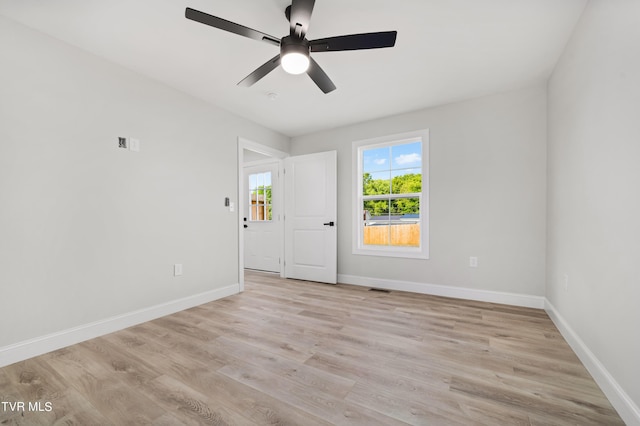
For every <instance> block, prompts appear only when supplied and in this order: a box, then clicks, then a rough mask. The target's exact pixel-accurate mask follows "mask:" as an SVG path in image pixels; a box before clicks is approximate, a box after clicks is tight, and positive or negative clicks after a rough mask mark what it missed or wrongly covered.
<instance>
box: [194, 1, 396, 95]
mask: <svg viewBox="0 0 640 426" xmlns="http://www.w3.org/2000/svg"><path fill="white" fill-rule="evenodd" d="M314 4H315V0H293V1H292V3H291V6H288V7H287V8H286V10H285V16H286V17H287V20H288V21H289V24H290V31H289V35H287V36H284V37H282V38H281V39H279V38H277V37H273V36H270V35H269V34H265V33H263V32H260V31H257V30H254V29H251V28H248V27H245V26H243V25H240V24H236V23H235V22H231V21H227V20H226V19H222V18H218V17H217V16H213V15H209V14H207V13H204V12H200V11H198V10H195V9H191V8H189V7H188V8H187V9H186V11H185V17H186V18H187V19H191V20H192V21H196V22H200V23H201V24H205V25H209V26H212V27H214V28H218V29H221V30H224V31H228V32H230V33H234V34H238V35H241V36H244V37H248V38H252V39H254V40H259V41H264V42H267V43H269V44H272V45H274V46H278V47H280V53H279V54H277V55H276V56H274V57H273V58H271V59H269V60H268V61H267V62H266V63H265V64H264V65H262V66H261V67H259V68H258V69H256V70H255V71H254V72H252V73H251V74H249V75H248V76H246V77H245V78H244V79H243V80H242V81H240V82H239V83H238V85H239V86H245V87H248V86H251V85H253V84H254V83H256V82H257V81H259V80H260V79H261V78H262V77H264V76H265V75H267V74H269V73H270V72H271V71H273V70H274V69H276V68H277V67H278V65H282V68H283V69H284V70H285V71H286V72H288V73H289V74H302V73H304V72H306V73H307V74H308V75H309V77H311V80H313V82H314V83H315V84H316V85H317V86H318V87H319V88H320V90H322V91H323V92H324V93H329V92H331V91H333V90H335V88H336V86H335V85H334V84H333V82H332V81H331V79H330V78H329V76H328V75H327V74H326V73H325V72H324V71H323V70H322V68H320V65H318V63H317V62H316V61H315V60H313V58H312V57H311V56H310V53H311V52H313V53H316V52H337V51H341V50H361V49H380V48H383V47H393V46H394V45H395V43H396V35H397V31H384V32H376V33H364V34H350V35H343V36H336V37H328V38H322V39H316V40H307V39H306V37H305V36H306V34H307V30H308V29H309V21H310V20H311V13H312V12H313V6H314Z"/></svg>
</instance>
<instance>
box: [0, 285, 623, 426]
mask: <svg viewBox="0 0 640 426" xmlns="http://www.w3.org/2000/svg"><path fill="white" fill-rule="evenodd" d="M0 398H1V400H2V401H11V402H19V401H24V402H30V401H31V402H40V403H45V402H50V403H51V404H52V410H50V411H47V412H25V413H24V415H23V413H20V412H10V411H6V410H5V411H0V424H3V425H28V426H34V425H35V426H38V425H49V424H64V425H74V424H78V425H93V424H95V425H127V424H132V425H133V424H135V425H138V424H150V425H158V426H167V425H171V426H179V425H201V424H213V425H223V424H229V425H245V424H246V425H249V424H252V425H253V424H255V425H264V424H271V425H305V426H306V425H323V426H324V425H329V424H359V425H376V424H380V425H394V424H405V425H406V424H420V425H422V424H428V425H436V426H437V425H460V424H462V425H490V426H494V425H522V426H541V425H561V426H562V425H575V424H580V425H621V424H623V422H622V420H621V419H620V417H619V416H618V415H617V413H616V412H615V410H614V409H613V407H612V406H611V404H610V403H609V401H608V400H607V399H606V397H605V396H604V395H603V394H602V392H601V390H600V389H599V388H598V386H597V384H596V383H595V382H594V381H593V379H592V378H591V376H590V375H589V373H588V372H587V370H586V369H585V368H584V366H583V365H582V364H581V363H580V361H579V360H578V358H577V357H576V355H575V354H574V353H573V351H572V350H571V348H570V347H569V345H568V344H567V343H566V342H565V341H564V339H563V338H562V336H561V334H560V333H559V332H558V330H557V329H556V328H555V326H554V325H553V322H552V321H551V320H550V319H549V317H548V316H547V315H546V313H545V312H544V311H543V310H539V309H531V308H520V307H514V306H507V305H500V304H493V303H485V302H477V301H466V300H457V299H450V298H446V297H438V296H427V295H421V294H412V293H404V292H399V291H391V292H388V293H385V292H377V291H369V289H367V288H364V287H357V286H350V285H345V284H338V285H326V284H319V283H312V282H306V281H297V280H284V279H281V278H280V277H279V276H278V275H276V274H266V273H259V272H247V273H246V276H245V292H243V293H242V294H239V295H235V296H231V297H228V298H225V299H221V300H217V301H215V302H211V303H207V304H204V305H201V306H197V307H194V308H191V309H187V310H185V311H182V312H178V313H176V314H173V315H169V316H167V317H163V318H160V319H157V320H154V321H150V322H147V323H143V324H140V325H137V326H134V327H131V328H128V329H126V330H122V331H119V332H116V333H112V334H109V335H106V336H103V337H100V338H97V339H92V340H90V341H87V342H84V343H81V344H78V345H73V346H70V347H68V348H64V349H61V350H58V351H54V352H51V353H49V354H45V355H42V356H40V357H36V358H33V359H30V360H26V361H23V362H20V363H16V364H13V365H10V366H7V367H4V368H0Z"/></svg>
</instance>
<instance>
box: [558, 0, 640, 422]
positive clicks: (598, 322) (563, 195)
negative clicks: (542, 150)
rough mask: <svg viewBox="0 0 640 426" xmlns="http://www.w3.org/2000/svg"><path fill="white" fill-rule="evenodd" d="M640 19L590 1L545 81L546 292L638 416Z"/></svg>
mask: <svg viewBox="0 0 640 426" xmlns="http://www.w3.org/2000/svg"><path fill="white" fill-rule="evenodd" d="M639 17H640V2H638V1H631V0H610V1H592V2H590V3H589V4H588V6H587V8H586V9H585V12H584V15H583V16H582V19H581V21H580V23H579V25H578V26H577V28H576V30H575V33H574V35H573V37H572V39H571V41H570V42H569V44H568V45H567V47H566V50H565V52H564V54H563V56H562V58H561V60H560V62H559V63H558V66H557V68H556V69H555V71H554V72H553V75H552V77H551V79H550V81H549V116H548V122H549V135H548V143H549V147H548V165H549V166H548V167H549V172H548V200H549V201H548V254H547V264H548V271H547V289H546V292H547V298H548V299H549V301H550V302H551V303H552V305H553V306H554V307H555V309H556V310H557V312H558V314H559V316H561V317H562V318H563V319H564V320H565V321H566V323H567V324H568V326H569V327H570V328H571V329H572V330H573V332H574V333H575V335H576V336H577V337H578V338H579V339H580V340H581V341H582V342H583V343H584V345H585V346H586V347H587V348H588V349H589V350H590V351H591V353H592V354H593V355H594V356H595V358H597V359H598V360H599V362H600V363H602V366H604V368H605V369H606V370H608V373H609V374H610V375H611V376H612V377H613V379H614V380H615V381H617V383H618V384H619V385H620V386H621V388H622V389H623V390H624V391H625V392H626V393H627V395H628V396H629V397H630V398H631V399H632V400H633V401H635V405H636V407H635V409H636V410H637V407H638V406H639V405H640V364H639V362H640V334H639V332H638V326H639V325H640V309H639V308H638V302H639V301H640V273H639V272H638V271H639V270H640V269H639V267H638V265H639V264H640V137H639V135H640V25H638V19H639ZM564 275H567V276H568V278H569V282H568V288H567V289H566V290H565V289H564V286H563V280H564ZM610 398H611V396H610ZM635 415H636V417H635V420H634V421H631V420H630V418H629V417H626V418H625V420H626V421H627V422H630V423H629V424H640V411H636V414H635Z"/></svg>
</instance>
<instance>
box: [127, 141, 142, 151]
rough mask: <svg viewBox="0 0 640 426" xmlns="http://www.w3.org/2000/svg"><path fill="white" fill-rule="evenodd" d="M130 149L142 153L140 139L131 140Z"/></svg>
mask: <svg viewBox="0 0 640 426" xmlns="http://www.w3.org/2000/svg"><path fill="white" fill-rule="evenodd" d="M129 149H130V150H131V151H135V152H139V151H140V139H135V138H129Z"/></svg>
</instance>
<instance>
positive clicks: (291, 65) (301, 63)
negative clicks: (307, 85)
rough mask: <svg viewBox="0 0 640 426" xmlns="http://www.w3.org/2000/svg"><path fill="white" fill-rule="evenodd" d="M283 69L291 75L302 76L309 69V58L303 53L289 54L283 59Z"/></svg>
mask: <svg viewBox="0 0 640 426" xmlns="http://www.w3.org/2000/svg"><path fill="white" fill-rule="evenodd" d="M281 63H282V69H284V70H285V71H286V72H288V73H289V74H302V73H303V72H305V71H306V70H308V69H309V56H308V55H304V54H302V53H296V52H293V53H287V54H286V55H284V56H283V57H282V59H281Z"/></svg>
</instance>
